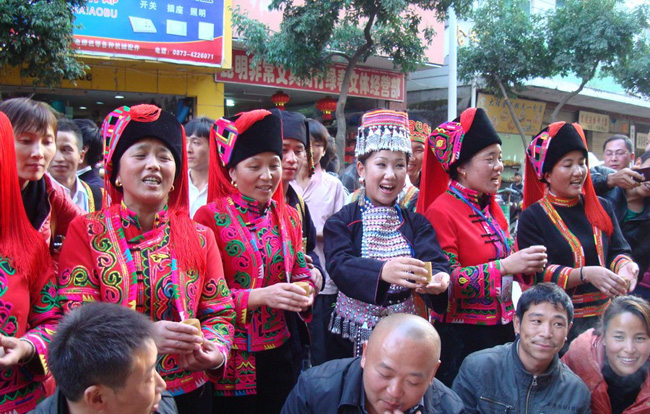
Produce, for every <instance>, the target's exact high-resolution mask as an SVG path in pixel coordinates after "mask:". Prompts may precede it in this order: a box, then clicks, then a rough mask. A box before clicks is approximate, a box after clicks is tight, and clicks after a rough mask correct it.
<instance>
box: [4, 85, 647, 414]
mask: <svg viewBox="0 0 650 414" xmlns="http://www.w3.org/2000/svg"><path fill="white" fill-rule="evenodd" d="M501 144H502V142H501V139H500V137H499V134H498V133H497V132H496V130H495V129H494V127H493V125H492V123H491V122H490V119H489V118H488V116H487V114H486V113H485V111H483V110H482V109H477V108H469V109H466V110H465V111H463V112H462V113H461V115H460V116H459V117H458V118H456V119H454V120H453V121H449V122H445V123H443V124H441V125H439V126H437V127H435V128H434V127H433V126H432V125H431V124H430V123H429V122H428V121H427V120H426V119H424V118H422V117H419V116H415V115H414V116H411V117H409V115H408V114H407V113H405V112H400V111H393V110H386V109H377V110H372V111H368V112H366V113H365V114H363V116H362V118H361V125H360V126H359V130H358V135H357V139H356V147H355V156H356V161H355V164H354V171H353V172H351V171H352V170H350V171H347V172H346V174H348V176H350V175H353V174H356V175H355V176H358V179H356V178H355V179H356V180H357V182H358V188H352V190H353V191H351V192H348V190H347V189H346V186H345V185H344V182H345V181H346V180H345V179H342V180H339V178H338V177H337V176H335V175H334V174H330V173H329V172H327V168H328V165H330V164H331V162H332V159H331V158H330V157H329V156H328V154H331V140H330V137H329V133H328V131H327V129H326V128H325V127H324V126H323V125H322V124H321V123H319V122H318V121H316V120H313V119H307V118H305V116H304V115H302V114H300V113H296V112H289V111H280V110H277V109H272V110H264V109H258V110H253V111H248V112H243V113H240V114H238V115H236V116H234V117H230V118H220V119H218V120H216V121H215V120H211V119H209V118H205V117H202V118H196V119H193V120H191V121H189V122H188V123H187V124H186V125H185V126H183V125H181V123H180V122H179V121H178V120H177V119H176V117H175V116H174V115H173V114H171V113H169V112H167V111H165V110H163V109H161V108H159V107H157V106H155V105H148V104H142V105H135V106H132V107H128V106H123V107H120V108H116V109H115V110H113V111H112V112H110V113H109V114H108V115H107V116H106V118H105V120H104V122H103V123H102V125H101V127H97V125H96V124H94V122H93V121H90V120H84V119H75V120H74V121H72V120H69V119H66V118H65V117H62V116H57V115H56V114H55V113H54V112H53V111H52V110H51V108H49V107H48V106H47V105H46V104H44V103H42V102H37V101H34V100H31V99H28V98H13V99H8V100H5V101H3V102H1V103H0V200H1V202H0V308H1V310H2V311H1V312H0V373H1V375H0V413H12V414H14V413H16V414H22V413H28V412H35V413H47V414H51V413H70V414H77V413H120V414H122V413H134V414H143V413H153V412H159V413H164V414H168V413H170V414H171V413H181V414H184V413H224V414H230V413H246V414H250V413H260V414H262V413H264V414H267V413H268V414H276V413H283V414H300V413H305V414H307V413H314V414H315V413H326V414H327V413H332V414H334V413H369V414H385V413H389V414H406V413H408V414H416V413H420V414H432V413H463V412H465V413H495V412H536V413H542V412H548V413H589V412H594V413H603V414H605V413H616V414H619V413H627V414H632V413H641V412H647V407H648V406H649V405H650V376H649V375H648V374H649V372H648V370H649V369H650V368H649V365H648V363H649V362H648V358H649V356H650V303H649V302H648V301H647V299H648V298H649V297H650V296H649V294H650V259H649V258H648V257H649V255H648V253H649V251H648V250H649V249H650V239H648V238H649V237H650V235H649V234H650V233H649V232H648V230H649V228H648V226H649V225H650V219H649V218H648V217H649V215H650V208H648V205H649V204H650V198H649V197H650V181H648V182H646V179H645V176H644V175H643V173H644V170H643V168H645V167H650V152H645V153H644V154H643V155H642V156H641V157H639V159H638V160H637V163H635V164H634V166H632V163H633V162H634V153H633V148H632V146H631V142H630V141H629V139H628V138H627V137H625V136H620V135H615V136H613V137H612V138H610V139H609V140H607V142H605V145H604V149H603V150H604V154H605V165H604V166H593V165H592V166H591V169H590V168H589V167H590V165H589V163H588V154H589V153H588V147H587V140H586V137H585V134H584V131H583V130H582V128H581V126H580V125H579V124H577V123H568V122H556V123H552V124H550V125H548V126H547V127H545V128H544V129H543V130H542V131H540V132H539V133H538V134H536V135H535V136H534V137H533V139H532V141H531V142H530V145H529V146H528V148H527V150H526V163H525V164H526V165H525V171H524V175H523V179H524V180H523V184H521V182H522V180H521V178H522V176H521V174H519V175H518V177H517V181H516V182H515V183H514V185H513V186H511V192H512V193H513V194H515V196H516V197H519V198H521V199H522V200H523V206H522V208H523V210H522V212H521V214H520V216H519V222H518V229H517V234H516V237H511V235H510V232H509V228H510V226H509V223H508V221H507V220H506V216H505V215H504V213H503V210H502V208H501V206H500V205H499V197H498V192H499V190H500V189H501V185H502V177H501V176H502V173H503V168H504V167H503V163H502V149H501ZM102 154H103V155H102ZM100 164H101V166H102V169H101V170H100V169H99V168H98V165H100ZM639 168H640V169H639ZM348 178H349V177H348ZM649 178H650V176H649ZM354 187H356V185H355V186H354ZM515 283H518V284H519V286H521V288H522V290H523V294H522V295H521V297H520V298H519V300H518V302H516V301H513V285H514V284H515ZM310 367H311V368H310ZM644 410H645V411H644Z"/></svg>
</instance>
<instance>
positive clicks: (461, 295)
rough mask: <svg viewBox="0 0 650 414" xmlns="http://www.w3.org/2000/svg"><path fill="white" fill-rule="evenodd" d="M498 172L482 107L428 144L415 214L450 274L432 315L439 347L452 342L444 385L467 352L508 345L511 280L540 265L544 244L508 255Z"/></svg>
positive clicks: (497, 144)
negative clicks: (430, 230) (425, 223)
mask: <svg viewBox="0 0 650 414" xmlns="http://www.w3.org/2000/svg"><path fill="white" fill-rule="evenodd" d="M502 172H503V164H502V162H501V138H499V135H498V134H497V132H496V131H495V129H494V127H493V126H492V123H491V122H490V120H489V118H488V117H487V114H486V113H485V111H483V109H480V108H479V109H476V108H469V109H466V110H465V111H463V113H462V114H461V115H460V117H458V118H457V119H456V120H454V121H452V122H445V123H444V124H442V125H440V126H438V127H437V128H436V129H435V130H434V131H433V133H432V134H431V136H430V137H429V139H428V141H427V148H426V151H425V154H424V167H423V169H422V181H421V185H420V197H419V201H418V207H417V209H418V211H421V212H424V215H425V216H426V217H427V218H428V219H429V221H430V222H431V224H432V225H433V227H434V229H435V230H436V234H437V235H438V241H439V242H440V246H441V247H442V249H443V250H444V251H445V253H446V254H447V257H448V258H449V263H450V266H451V270H452V272H451V283H450V291H451V292H450V296H449V307H448V309H447V313H446V314H445V315H444V316H437V315H434V317H435V318H436V320H438V321H439V322H441V323H436V328H437V329H438V333H439V334H440V337H441V340H442V342H443V343H446V344H453V345H452V346H446V347H445V346H443V347H442V355H441V357H440V360H441V361H442V363H441V365H440V369H439V370H438V372H437V373H436V376H437V378H438V379H440V380H441V381H442V382H443V383H445V384H446V385H448V386H451V384H452V382H453V380H454V378H455V377H456V374H457V372H458V369H459V368H460V364H461V363H462V362H463V359H464V358H465V357H466V356H467V355H469V354H470V353H472V352H475V351H479V350H481V349H486V348H491V347H493V346H496V345H501V344H504V343H506V342H509V341H512V340H514V330H513V327H512V317H513V314H514V307H513V304H512V282H513V275H520V274H527V273H534V272H535V271H536V270H539V269H541V268H542V267H544V264H545V263H546V254H545V248H544V247H543V246H535V247H531V248H529V249H526V250H523V251H520V252H516V253H512V250H511V245H512V242H511V240H510V235H509V234H508V225H507V222H506V219H505V217H504V215H503V212H502V211H501V208H500V207H499V205H498V204H497V202H496V200H495V194H496V192H497V191H498V189H499V186H500V185H501V173H502ZM434 200H435V201H434ZM518 280H520V281H521V279H518Z"/></svg>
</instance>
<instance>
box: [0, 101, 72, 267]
mask: <svg viewBox="0 0 650 414" xmlns="http://www.w3.org/2000/svg"><path fill="white" fill-rule="evenodd" d="M0 111H2V112H4V113H5V114H6V115H7V117H8V118H9V121H11V124H12V125H13V128H14V135H15V148H16V167H17V170H18V181H19V184H20V190H21V195H22V199H23V205H24V208H25V212H26V213H27V218H28V219H29V221H30V222H31V223H32V226H34V228H35V229H36V230H38V231H39V232H40V233H41V235H42V237H43V239H44V240H45V242H46V243H47V245H48V246H50V251H51V252H52V255H53V257H54V260H55V261H56V260H57V258H58V253H59V252H60V249H61V244H62V243H63V240H64V238H65V235H66V232H67V230H68V225H69V224H70V222H71V221H72V220H73V219H74V218H75V217H77V216H78V215H81V214H83V211H82V210H81V209H80V208H79V207H77V206H76V205H75V204H74V203H73V202H72V200H71V199H70V197H68V195H67V194H66V193H65V190H64V189H63V187H62V186H61V185H59V184H58V183H56V182H55V181H54V180H52V178H50V176H49V175H47V174H45V172H46V171H47V168H48V166H49V165H50V162H52V159H53V158H54V154H55V153H56V127H57V122H56V118H55V117H54V114H53V113H52V111H51V110H50V109H49V108H48V107H47V105H45V104H44V103H42V102H38V101H34V100H31V99H28V98H14V99H7V100H6V101H4V102H2V103H0ZM55 265H56V263H55Z"/></svg>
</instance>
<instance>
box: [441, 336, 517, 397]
mask: <svg viewBox="0 0 650 414" xmlns="http://www.w3.org/2000/svg"><path fill="white" fill-rule="evenodd" d="M434 326H435V328H436V330H437V331H438V334H439V335H440V340H441V342H442V345H441V346H442V350H441V352H440V361H441V362H440V368H438V372H436V378H438V379H439V380H440V381H442V383H443V384H445V385H446V386H448V387H451V385H452V383H453V382H454V378H456V375H457V374H458V370H459V369H460V364H462V363H463V360H464V359H465V357H467V356H468V355H469V354H471V353H472V352H476V351H480V350H482V349H487V348H492V347H494V346H497V345H503V344H505V343H507V342H512V341H514V340H515V331H514V329H513V326H512V323H509V324H507V325H490V326H488V325H469V324H464V323H436V324H435V325H434Z"/></svg>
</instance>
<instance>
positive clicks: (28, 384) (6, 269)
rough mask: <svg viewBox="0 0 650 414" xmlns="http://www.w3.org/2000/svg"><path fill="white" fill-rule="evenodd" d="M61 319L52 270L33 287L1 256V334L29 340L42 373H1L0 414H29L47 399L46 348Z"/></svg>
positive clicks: (46, 270)
mask: <svg viewBox="0 0 650 414" xmlns="http://www.w3.org/2000/svg"><path fill="white" fill-rule="evenodd" d="M60 317H61V308H60V307H59V304H58V302H57V299H56V285H55V283H54V271H53V270H52V268H51V267H50V266H48V267H47V268H44V269H41V273H40V275H38V277H36V278H34V281H33V282H32V283H31V284H30V283H28V281H27V278H26V277H25V275H20V274H19V273H18V272H17V271H16V269H14V268H13V267H12V266H11V261H10V260H8V259H7V258H6V257H3V256H2V255H0V334H1V335H6V336H11V337H14V338H24V339H27V340H29V341H30V342H31V343H32V344H34V347H35V348H36V352H37V353H38V355H37V356H35V358H37V359H38V360H39V361H40V363H41V365H42V371H41V372H32V371H30V369H29V368H28V366H25V365H16V366H13V367H12V368H9V369H7V370H4V371H0V413H19V414H22V413H26V412H29V411H31V410H33V409H34V408H36V405H37V404H38V402H39V401H40V400H42V399H43V398H45V390H44V388H43V384H42V381H44V380H45V378H46V375H47V372H48V371H47V346H48V345H49V343H50V339H51V338H52V335H53V334H54V331H55V329H56V326H57V324H58V321H59V319H60Z"/></svg>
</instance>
